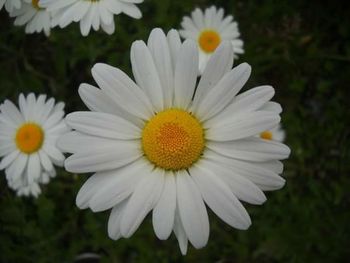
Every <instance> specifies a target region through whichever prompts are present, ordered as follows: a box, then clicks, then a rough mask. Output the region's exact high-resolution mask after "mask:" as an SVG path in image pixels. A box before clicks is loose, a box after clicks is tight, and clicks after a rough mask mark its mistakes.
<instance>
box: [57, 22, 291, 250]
mask: <svg viewBox="0 0 350 263" xmlns="http://www.w3.org/2000/svg"><path fill="white" fill-rule="evenodd" d="M130 56H131V63H132V70H133V74H134V78H135V82H134V81H133V80H131V79H130V78H129V77H128V76H127V75H126V74H125V73H123V72H122V71H121V70H119V69H118V68H114V67H112V66H109V65H106V64H96V65H95V66H94V67H93V68H92V75H93V77H94V79H95V81H96V82H97V84H98V85H99V87H100V89H99V88H96V87H94V86H91V85H89V84H81V86H80V88H79V94H80V97H81V98H82V100H83V101H84V103H85V104H86V106H87V107H88V108H89V109H90V110H91V112H89V111H81V112H74V113H71V114H69V115H67V117H66V121H67V125H69V126H70V127H71V128H73V129H75V131H73V132H70V133H68V134H66V135H64V136H62V137H61V139H59V141H58V144H57V145H58V147H60V148H61V149H62V150H63V151H66V152H70V153H73V154H72V155H71V156H70V157H68V158H67V159H66V161H65V168H66V169H67V170H68V171H70V172H74V173H88V172H95V174H94V175H93V176H91V177H90V178H89V179H88V180H87V181H86V183H85V184H84V185H83V186H82V188H81V189H80V191H79V193H78V195H77V199H76V203H77V205H78V207H80V208H82V209H83V208H88V207H89V208H91V209H92V210H93V211H95V212H98V211H103V210H107V209H112V211H111V215H110V218H109V222H108V234H109V236H110V237H111V238H113V239H118V238H120V237H126V238H127V237H130V236H131V235H132V234H133V233H134V232H135V231H136V230H137V228H138V227H139V225H140V224H141V222H142V221H143V219H144V218H145V216H146V215H147V214H148V213H149V212H150V211H152V210H153V227H154V231H155V233H156V235H157V236H158V237H159V238H160V239H167V238H168V237H169V235H170V234H171V232H172V231H174V233H175V235H176V237H177V239H178V241H179V245H180V248H181V251H182V253H184V254H185V253H186V251H187V241H188V240H189V241H190V242H191V243H192V244H193V246H194V247H196V248H201V247H203V246H205V245H206V243H207V241H208V236H209V220H208V215H207V210H206V206H205V204H207V205H208V207H209V208H210V209H212V210H213V211H214V213H216V214H217V215H218V216H219V217H220V218H221V219H222V220H223V221H225V222H226V223H228V224H229V225H231V226H232V227H235V228H238V229H247V228H248V227H249V225H250V224H251V221H250V218H249V215H248V213H247V211H246V210H245V209H244V207H243V206H242V204H241V203H240V201H239V200H242V201H244V202H248V203H251V204H261V203H263V202H264V201H265V200H266V197H265V195H264V193H263V192H262V190H275V189H278V188H281V187H282V186H283V185H284V182H285V180H284V179H283V178H281V177H280V176H279V175H278V174H280V173H281V172H282V169H283V165H282V164H281V162H279V161H278V160H280V159H285V158H287V157H288V155H289V153H290V150H289V148H288V147H287V146H285V145H284V144H281V143H278V142H272V141H265V140H262V139H260V138H257V137H255V136H256V135H257V134H259V133H260V132H262V131H264V130H267V129H270V128H272V127H274V126H275V125H276V124H278V123H279V121H280V117H279V115H278V113H277V111H278V110H279V108H280V106H279V104H277V103H274V102H269V100H270V99H271V98H272V96H273V95H274V89H273V88H272V87H270V86H261V87H257V88H254V89H251V90H249V91H247V92H244V93H241V94H240V95H237V94H238V93H239V91H240V90H241V88H242V87H243V85H244V84H245V82H246V81H247V79H248V77H249V75H250V71H251V68H250V66H249V65H248V64H246V63H243V64H241V65H239V66H237V67H235V68H233V69H232V63H233V49H232V47H231V44H230V43H228V42H223V43H222V44H221V45H220V47H219V48H218V49H217V50H216V51H215V52H214V54H213V56H212V58H211V59H210V60H209V63H208V66H207V68H206V70H205V71H204V73H203V76H202V78H201V79H200V81H199V83H198V85H196V81H197V71H198V49H197V47H196V44H195V42H194V41H192V40H187V41H185V42H184V43H183V44H182V43H181V41H180V38H179V34H178V32H177V31H175V30H172V31H170V32H169V33H168V35H167V36H165V34H164V33H163V31H161V30H160V29H154V30H153V31H152V32H151V34H150V37H149V39H148V42H147V44H145V43H144V42H143V41H136V42H134V43H133V45H132V47H131V55H130Z"/></svg>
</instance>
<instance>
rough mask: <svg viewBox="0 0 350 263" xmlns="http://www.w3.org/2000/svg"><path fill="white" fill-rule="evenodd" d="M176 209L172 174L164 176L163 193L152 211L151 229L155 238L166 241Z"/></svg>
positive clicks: (174, 184) (174, 183) (172, 224)
mask: <svg viewBox="0 0 350 263" xmlns="http://www.w3.org/2000/svg"><path fill="white" fill-rule="evenodd" d="M175 208H176V182H175V176H174V174H173V173H167V174H165V182H164V188H163V192H162V194H161V196H160V198H159V201H158V203H157V205H156V206H155V208H154V209H153V217H152V219H153V228H154V232H155V233H156V235H157V237H158V238H159V239H161V240H165V239H167V238H168V237H169V236H170V234H171V231H172V229H173V226H174V215H175Z"/></svg>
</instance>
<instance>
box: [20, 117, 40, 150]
mask: <svg viewBox="0 0 350 263" xmlns="http://www.w3.org/2000/svg"><path fill="white" fill-rule="evenodd" d="M15 140H16V145H17V148H18V149H19V150H20V151H21V152H23V153H26V154H31V153H34V152H37V151H38V150H39V149H40V148H41V146H42V144H43V141H44V132H43V129H42V128H41V127H40V126H39V125H38V124H36V123H32V122H28V123H25V124H23V125H22V126H21V127H20V128H19V129H18V130H17V133H16V138H15Z"/></svg>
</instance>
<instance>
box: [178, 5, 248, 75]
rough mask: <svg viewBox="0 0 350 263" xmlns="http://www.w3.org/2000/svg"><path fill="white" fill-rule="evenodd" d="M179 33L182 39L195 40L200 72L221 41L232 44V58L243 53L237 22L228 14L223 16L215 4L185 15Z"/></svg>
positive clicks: (222, 12) (220, 9) (221, 10)
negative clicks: (189, 15)
mask: <svg viewBox="0 0 350 263" xmlns="http://www.w3.org/2000/svg"><path fill="white" fill-rule="evenodd" d="M181 26H182V30H180V31H179V32H180V35H181V36H182V37H183V38H184V39H193V40H194V41H196V43H197V46H198V50H199V73H200V74H202V73H203V71H204V68H205V66H206V65H207V63H208V60H209V58H210V56H211V55H212V54H213V52H214V51H215V49H216V48H217V47H218V46H219V45H220V43H221V42H222V41H225V40H227V41H229V42H230V43H231V45H232V50H233V55H234V58H237V57H238V56H237V54H243V53H244V50H243V41H242V40H241V39H240V38H239V36H240V33H239V30H238V24H237V22H235V21H234V20H233V16H231V15H229V16H226V17H225V18H224V10H223V9H222V8H219V9H216V7H215V6H212V7H210V8H207V9H205V11H204V12H203V11H202V10H201V9H199V8H196V9H195V10H194V11H193V12H192V14H191V17H188V16H185V17H184V18H183V20H182V22H181Z"/></svg>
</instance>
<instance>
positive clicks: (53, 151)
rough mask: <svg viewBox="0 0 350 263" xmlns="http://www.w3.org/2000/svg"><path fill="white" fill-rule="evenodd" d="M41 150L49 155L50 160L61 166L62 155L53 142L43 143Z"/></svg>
mask: <svg viewBox="0 0 350 263" xmlns="http://www.w3.org/2000/svg"><path fill="white" fill-rule="evenodd" d="M42 149H43V151H44V152H45V153H46V154H47V155H48V156H49V157H50V160H51V161H52V162H53V163H54V164H55V165H57V166H63V162H64V159H65V157H64V155H63V154H62V153H61V152H60V151H59V150H58V149H57V148H56V146H55V145H54V144H50V143H44V145H43V148H42Z"/></svg>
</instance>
